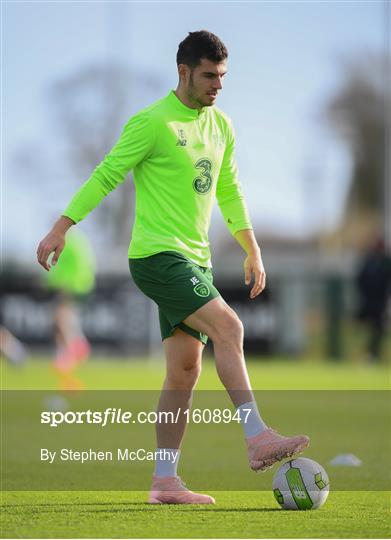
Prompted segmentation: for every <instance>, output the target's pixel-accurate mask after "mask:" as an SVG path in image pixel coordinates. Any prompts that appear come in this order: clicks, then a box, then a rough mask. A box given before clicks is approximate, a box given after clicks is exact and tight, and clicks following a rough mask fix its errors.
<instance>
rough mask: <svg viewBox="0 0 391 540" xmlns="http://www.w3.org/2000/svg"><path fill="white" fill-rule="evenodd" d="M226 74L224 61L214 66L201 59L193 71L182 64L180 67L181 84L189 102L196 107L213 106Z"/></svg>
mask: <svg viewBox="0 0 391 540" xmlns="http://www.w3.org/2000/svg"><path fill="white" fill-rule="evenodd" d="M226 73H227V61H226V60H223V62H219V63H218V64H215V63H214V62H212V61H211V60H206V59H205V58H203V59H202V60H201V63H200V64H199V65H198V66H197V67H195V68H193V69H191V68H190V67H189V66H186V65H184V64H182V65H181V66H180V75H181V84H183V89H184V91H185V93H186V97H187V98H188V100H189V102H191V103H193V104H194V105H195V106H196V107H209V106H211V105H214V103H215V101H216V98H217V95H218V93H219V92H220V90H221V89H222V88H223V78H224V75H225V74H226Z"/></svg>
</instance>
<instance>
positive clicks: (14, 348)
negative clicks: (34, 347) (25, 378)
mask: <svg viewBox="0 0 391 540" xmlns="http://www.w3.org/2000/svg"><path fill="white" fill-rule="evenodd" d="M0 353H1V354H2V356H4V358H5V359H6V360H8V361H9V362H10V363H11V364H12V365H13V366H21V365H22V364H24V362H25V360H26V357H27V350H26V347H25V345H24V344H23V343H22V342H21V341H20V339H18V338H17V337H16V336H15V335H14V334H13V333H12V332H11V331H10V330H8V328H6V327H5V326H4V325H3V324H0Z"/></svg>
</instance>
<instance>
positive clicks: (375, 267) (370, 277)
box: [356, 238, 391, 362]
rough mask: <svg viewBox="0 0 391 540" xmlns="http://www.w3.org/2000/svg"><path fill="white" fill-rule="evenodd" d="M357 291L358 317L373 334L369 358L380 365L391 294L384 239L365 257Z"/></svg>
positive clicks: (389, 264) (389, 261) (389, 263)
mask: <svg viewBox="0 0 391 540" xmlns="http://www.w3.org/2000/svg"><path fill="white" fill-rule="evenodd" d="M356 289H357V295H358V313H357V317H358V319H359V321H361V322H362V323H363V324H364V325H366V327H367V328H368V331H369V341H368V346H367V355H366V358H367V360H369V361H370V362H377V361H380V359H381V353H382V343H383V340H384V336H385V333H386V328H387V308H388V302H389V299H390V293H391V257H390V256H389V255H388V254H387V253H386V250H385V245H384V240H383V239H382V238H378V239H377V240H376V241H375V242H374V243H373V244H372V245H371V246H370V247H369V249H368V250H367V252H366V253H365V254H364V256H363V257H362V259H361V261H360V263H359V266H358V270H357V275H356Z"/></svg>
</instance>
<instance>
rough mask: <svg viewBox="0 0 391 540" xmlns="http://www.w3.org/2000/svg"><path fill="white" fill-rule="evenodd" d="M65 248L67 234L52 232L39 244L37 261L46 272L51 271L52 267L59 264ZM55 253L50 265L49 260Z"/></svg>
mask: <svg viewBox="0 0 391 540" xmlns="http://www.w3.org/2000/svg"><path fill="white" fill-rule="evenodd" d="M64 246H65V234H64V233H62V232H61V233H60V232H57V231H55V230H51V231H50V233H49V234H48V235H46V236H45V238H44V239H43V240H41V241H40V243H39V246H38V249H37V259H38V262H39V264H40V265H41V266H42V267H43V268H45V270H47V271H49V270H50V268H51V266H54V265H55V264H56V263H57V261H58V258H59V257H60V254H61V252H62V250H63V249H64ZM53 252H54V255H53V257H52V260H51V264H49V262H48V259H49V256H50V255H51V254H52V253H53Z"/></svg>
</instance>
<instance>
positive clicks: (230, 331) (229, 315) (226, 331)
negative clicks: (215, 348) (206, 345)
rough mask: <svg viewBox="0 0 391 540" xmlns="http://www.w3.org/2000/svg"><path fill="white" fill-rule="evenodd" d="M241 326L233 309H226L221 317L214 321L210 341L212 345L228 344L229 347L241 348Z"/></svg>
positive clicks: (242, 333) (242, 331)
mask: <svg viewBox="0 0 391 540" xmlns="http://www.w3.org/2000/svg"><path fill="white" fill-rule="evenodd" d="M243 335H244V330H243V324H242V321H241V320H240V319H239V317H238V316H237V315H236V313H235V312H234V310H233V309H231V308H230V307H227V309H226V310H225V311H224V313H223V315H222V316H221V317H220V318H219V320H218V321H216V326H215V328H214V330H213V335H211V336H210V337H211V339H212V341H213V343H215V344H220V343H228V344H230V345H231V346H235V345H237V346H240V347H241V346H242V344H243Z"/></svg>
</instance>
